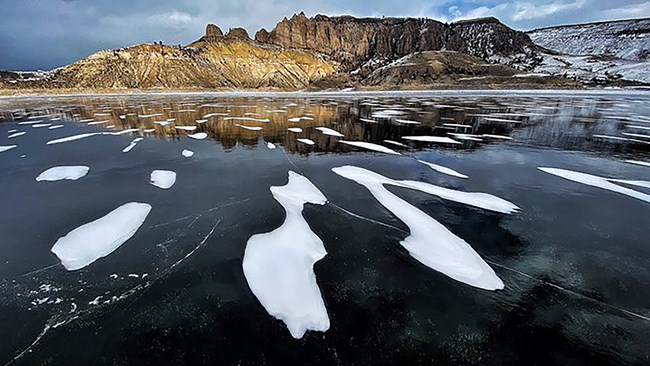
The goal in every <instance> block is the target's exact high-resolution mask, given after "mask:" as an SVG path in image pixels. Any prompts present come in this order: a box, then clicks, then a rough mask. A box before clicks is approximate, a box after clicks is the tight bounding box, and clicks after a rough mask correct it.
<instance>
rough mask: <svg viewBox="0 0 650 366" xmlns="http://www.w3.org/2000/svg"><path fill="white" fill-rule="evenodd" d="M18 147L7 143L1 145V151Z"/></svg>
mask: <svg viewBox="0 0 650 366" xmlns="http://www.w3.org/2000/svg"><path fill="white" fill-rule="evenodd" d="M16 147H18V145H5V146H0V152H5V151H9V150H11V149H14V148H16Z"/></svg>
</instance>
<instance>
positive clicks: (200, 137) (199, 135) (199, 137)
mask: <svg viewBox="0 0 650 366" xmlns="http://www.w3.org/2000/svg"><path fill="white" fill-rule="evenodd" d="M187 137H189V138H192V139H195V140H203V139H205V138H206V137H208V134H207V133H205V132H199V133H195V134H193V135H187Z"/></svg>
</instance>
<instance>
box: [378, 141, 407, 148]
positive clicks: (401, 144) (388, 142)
mask: <svg viewBox="0 0 650 366" xmlns="http://www.w3.org/2000/svg"><path fill="white" fill-rule="evenodd" d="M384 142H385V143H387V144H391V145H395V146H400V147H408V145H405V144H403V143H401V142H397V141H393V140H384Z"/></svg>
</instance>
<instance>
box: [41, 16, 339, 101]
mask: <svg viewBox="0 0 650 366" xmlns="http://www.w3.org/2000/svg"><path fill="white" fill-rule="evenodd" d="M336 69H337V64H336V63H335V62H330V61H328V60H327V59H326V58H324V57H323V56H322V55H319V54H317V53H315V52H312V51H308V50H293V49H282V48H279V47H276V46H272V45H265V44H259V43H257V42H254V41H252V40H250V39H249V37H248V33H247V32H246V30H244V29H242V28H234V29H232V30H230V31H229V32H228V33H226V34H225V35H224V34H223V33H222V31H221V30H220V29H219V27H217V26H215V25H208V26H207V29H206V34H205V35H204V36H203V37H202V38H201V39H199V40H198V41H196V42H194V43H192V44H191V45H189V46H186V47H181V46H166V45H162V44H154V45H150V44H147V45H138V46H133V47H128V48H123V49H118V50H109V51H101V52H98V53H96V54H93V55H91V56H89V57H87V58H85V59H83V60H80V61H78V62H75V63H73V64H71V65H68V66H66V67H64V68H62V69H61V70H59V71H57V72H56V73H55V74H54V75H53V76H52V77H51V79H52V80H51V83H50V84H49V85H56V86H58V87H67V88H279V89H300V88H303V87H305V86H307V85H309V84H310V83H311V82H313V81H315V80H318V79H320V78H322V77H324V76H326V75H329V74H331V73H333V72H335V71H336Z"/></svg>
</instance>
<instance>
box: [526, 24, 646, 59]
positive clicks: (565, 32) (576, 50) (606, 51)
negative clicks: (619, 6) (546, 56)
mask: <svg viewBox="0 0 650 366" xmlns="http://www.w3.org/2000/svg"><path fill="white" fill-rule="evenodd" d="M528 36H530V38H531V39H532V41H533V42H535V43H536V44H538V45H540V46H542V47H545V48H548V49H551V50H555V51H558V52H562V53H566V54H570V55H611V56H616V57H618V58H623V59H628V60H646V59H648V58H650V18H648V19H634V20H621V21H614V22H604V23H590V24H580V25H568V26H561V27H551V28H542V29H536V30H533V31H530V32H528Z"/></svg>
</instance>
